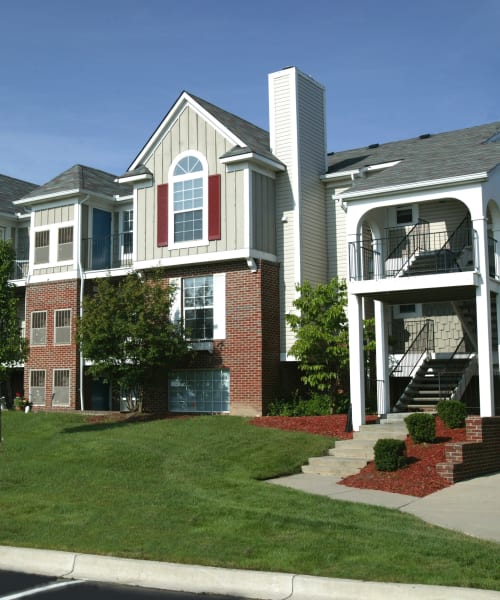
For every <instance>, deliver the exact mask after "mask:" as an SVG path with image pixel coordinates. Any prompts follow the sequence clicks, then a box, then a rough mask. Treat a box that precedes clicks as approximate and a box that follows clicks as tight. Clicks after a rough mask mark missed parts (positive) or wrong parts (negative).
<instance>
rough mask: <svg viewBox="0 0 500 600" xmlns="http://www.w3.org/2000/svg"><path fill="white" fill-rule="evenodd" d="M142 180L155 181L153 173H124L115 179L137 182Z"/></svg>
mask: <svg viewBox="0 0 500 600" xmlns="http://www.w3.org/2000/svg"><path fill="white" fill-rule="evenodd" d="M140 181H153V174H152V173H142V175H130V176H127V175H123V176H122V177H117V178H116V179H115V182H116V183H135V182H140Z"/></svg>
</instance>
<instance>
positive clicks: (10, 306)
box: [0, 240, 28, 379]
mask: <svg viewBox="0 0 500 600" xmlns="http://www.w3.org/2000/svg"><path fill="white" fill-rule="evenodd" d="M15 256H16V253H15V250H14V247H13V246H12V242H10V241H4V240H0V340H1V343H0V378H2V379H5V377H6V374H7V371H8V369H9V368H11V367H13V366H15V365H16V364H18V363H22V362H23V361H24V360H25V359H26V357H27V355H28V344H27V342H26V339H24V338H23V337H22V335H21V328H20V326H19V319H18V315H17V303H18V300H17V298H16V288H15V286H14V285H13V284H12V283H10V278H11V277H12V272H13V266H14V260H15Z"/></svg>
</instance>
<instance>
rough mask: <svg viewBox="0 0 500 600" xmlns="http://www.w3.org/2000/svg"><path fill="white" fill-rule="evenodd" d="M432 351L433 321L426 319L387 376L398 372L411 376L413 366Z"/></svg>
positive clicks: (418, 363) (404, 375)
mask: <svg viewBox="0 0 500 600" xmlns="http://www.w3.org/2000/svg"><path fill="white" fill-rule="evenodd" d="M433 351H434V322H433V321H432V319H426V321H425V323H424V325H423V327H422V329H421V330H420V331H419V333H418V334H417V335H416V336H415V339H414V340H413V342H412V343H411V344H410V346H409V347H408V349H407V350H406V352H405V353H404V354H403V356H402V357H401V358H400V359H399V360H398V362H397V363H396V364H395V365H394V367H393V368H392V369H391V371H390V373H389V376H392V375H394V374H395V373H396V372H398V373H399V374H400V375H401V376H403V377H411V374H412V373H413V371H414V370H415V368H416V367H417V366H418V365H420V364H421V362H422V361H423V359H424V358H425V357H426V356H427V354H428V353H429V352H433Z"/></svg>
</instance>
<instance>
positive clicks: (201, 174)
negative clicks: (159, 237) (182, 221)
mask: <svg viewBox="0 0 500 600" xmlns="http://www.w3.org/2000/svg"><path fill="white" fill-rule="evenodd" d="M187 156H192V157H193V158H196V159H198V160H199V161H200V163H201V165H202V167H203V168H202V171H197V172H195V173H194V174H193V173H186V174H185V175H174V171H175V168H176V167H177V165H178V164H179V162H180V161H181V160H183V159H184V158H186V157H187ZM198 178H201V179H202V185H203V201H202V208H201V211H202V236H201V238H199V239H195V240H187V241H183V242H176V241H175V232H174V226H175V210H174V190H175V184H176V183H179V182H182V181H189V180H191V179H198ZM168 240H169V244H168V247H169V248H193V247H196V246H207V245H208V162H207V159H206V158H205V156H204V155H203V154H202V153H201V152H198V151H197V150H186V151H185V152H181V154H179V155H177V156H176V157H175V160H174V161H173V162H172V164H171V165H170V168H169V171H168Z"/></svg>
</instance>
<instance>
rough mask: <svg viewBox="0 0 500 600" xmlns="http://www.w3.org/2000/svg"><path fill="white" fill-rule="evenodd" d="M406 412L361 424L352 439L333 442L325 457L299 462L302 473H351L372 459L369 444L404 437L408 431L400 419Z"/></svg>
mask: <svg viewBox="0 0 500 600" xmlns="http://www.w3.org/2000/svg"><path fill="white" fill-rule="evenodd" d="M408 414H409V413H394V414H389V415H387V416H386V417H383V418H381V419H380V421H379V423H372V424H370V425H362V426H361V427H360V430H359V431H355V432H354V433H353V439H352V440H340V441H338V442H335V447H334V448H331V449H330V450H329V452H328V455H327V456H315V457H312V458H310V459H309V461H308V464H307V465H303V467H302V472H303V473H314V474H316V475H327V476H330V477H337V478H338V479H341V478H342V477H347V476H348V475H354V474H355V473H357V472H358V471H359V470H360V469H362V468H363V467H364V466H366V464H367V463H368V462H369V461H370V460H373V458H374V453H373V447H374V446H375V443H376V441H377V440H379V439H382V438H392V439H397V440H404V439H406V436H407V435H408V430H407V428H406V424H405V422H404V418H405V417H407V416H408Z"/></svg>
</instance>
